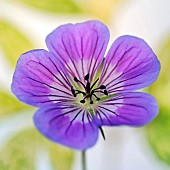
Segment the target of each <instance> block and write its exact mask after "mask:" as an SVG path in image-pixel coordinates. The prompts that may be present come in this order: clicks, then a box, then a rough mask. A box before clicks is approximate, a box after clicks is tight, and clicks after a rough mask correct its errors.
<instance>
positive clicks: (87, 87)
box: [86, 82, 90, 93]
mask: <svg viewBox="0 0 170 170" xmlns="http://www.w3.org/2000/svg"><path fill="white" fill-rule="evenodd" d="M86 92H87V93H90V82H87V84H86Z"/></svg>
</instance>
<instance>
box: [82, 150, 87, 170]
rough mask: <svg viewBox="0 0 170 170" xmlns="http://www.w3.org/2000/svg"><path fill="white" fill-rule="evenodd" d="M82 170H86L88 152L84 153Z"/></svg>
mask: <svg viewBox="0 0 170 170" xmlns="http://www.w3.org/2000/svg"><path fill="white" fill-rule="evenodd" d="M82 170H86V151H85V150H84V151H82Z"/></svg>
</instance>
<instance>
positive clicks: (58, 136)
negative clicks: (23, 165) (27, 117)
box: [34, 103, 98, 150]
mask: <svg viewBox="0 0 170 170" xmlns="http://www.w3.org/2000/svg"><path fill="white" fill-rule="evenodd" d="M34 122H35V125H36V127H37V128H38V130H39V131H40V132H41V133H42V134H43V135H44V136H45V137H47V138H49V139H50V140H52V141H54V142H57V143H60V144H62V145H66V146H68V147H71V148H74V149H80V150H84V149H86V148H89V147H91V146H93V145H94V144H95V143H96V141H97V138H98V128H97V126H96V125H95V124H94V123H93V121H92V119H91V116H90V114H89V113H88V112H87V111H85V110H82V109H81V108H79V107H77V106H74V105H71V104H69V103H68V104H66V103H63V104H53V105H49V106H46V107H42V108H40V109H39V110H38V111H37V112H36V113H35V116H34Z"/></svg>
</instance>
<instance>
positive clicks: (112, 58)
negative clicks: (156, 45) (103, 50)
mask: <svg viewBox="0 0 170 170" xmlns="http://www.w3.org/2000/svg"><path fill="white" fill-rule="evenodd" d="M159 72H160V63H159V61H158V59H157V57H156V55H155V54H154V52H153V51H152V49H151V48H150V47H149V46H148V44H147V43H146V42H145V41H144V40H142V39H140V38H137V37H133V36H128V35H126V36H122V37H119V38H118V39H117V40H116V41H115V42H114V43H113V44H112V46H111V48H110V50H109V52H108V54H107V56H106V59H105V61H104V66H103V69H102V73H101V78H100V82H99V84H104V85H106V86H107V89H108V92H109V93H116V92H123V91H124V92H125V91H126V92H127V91H133V90H138V89H140V88H144V87H147V86H149V85H150V84H152V83H153V82H154V81H155V80H156V79H157V77H158V74H159Z"/></svg>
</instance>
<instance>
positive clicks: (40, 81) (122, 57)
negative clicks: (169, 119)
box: [12, 21, 160, 150]
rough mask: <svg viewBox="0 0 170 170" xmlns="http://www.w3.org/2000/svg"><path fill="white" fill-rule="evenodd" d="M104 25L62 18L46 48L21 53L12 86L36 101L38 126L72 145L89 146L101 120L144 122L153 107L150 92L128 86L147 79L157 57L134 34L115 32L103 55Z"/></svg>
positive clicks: (145, 82) (138, 85) (19, 94)
mask: <svg viewBox="0 0 170 170" xmlns="http://www.w3.org/2000/svg"><path fill="white" fill-rule="evenodd" d="M108 41H109V30H108V28H107V27H106V26H105V25H104V24H102V23H101V22H99V21H87V22H84V23H78V24H75V25H74V24H66V25H62V26H60V27H58V28H57V29H55V30H54V31H53V32H52V33H50V34H49V35H48V36H47V38H46V44H47V47H48V50H49V51H46V50H44V49H37V50H32V51H29V52H27V53H24V54H22V55H21V57H20V58H19V60H18V63H17V66H16V70H15V73H14V76H13V82H12V91H13V93H14V94H15V95H16V96H17V98H18V99H19V100H21V101H22V102H24V103H27V104H29V105H33V106H36V107H40V109H39V110H38V111H37V112H36V113H35V116H34V123H35V126H36V127H37V129H38V130H39V131H40V132H41V133H42V134H43V135H44V136H45V137H47V138H48V139H50V140H52V141H54V142H57V143H60V144H63V145H66V146H68V147H71V148H75V149H80V150H84V149H86V148H89V147H91V146H93V145H94V144H95V143H96V141H97V138H98V134H99V131H100V130H101V132H103V131H102V128H101V126H105V125H106V126H119V125H129V126H143V125H145V124H147V123H149V122H150V121H151V120H152V119H154V118H155V116H156V115H157V113H158V106H157V103H156V100H155V99H154V97H152V96H151V95H149V94H146V93H143V92H133V91H135V90H138V89H140V88H144V87H147V86H149V85H150V84H152V83H153V82H154V81H155V80H156V79H157V76H158V74H159V71H160V63H159V61H158V59H157V57H156V56H155V54H154V52H153V51H152V49H151V48H150V47H149V46H148V44H147V43H146V42H145V41H144V40H142V39H140V38H137V37H133V36H129V35H125V36H121V37H119V38H118V39H117V40H116V41H115V42H114V43H113V44H112V46H111V48H110V50H109V52H108V53H107V55H106V57H105V58H104V55H105V52H106V48H107V45H108Z"/></svg>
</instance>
